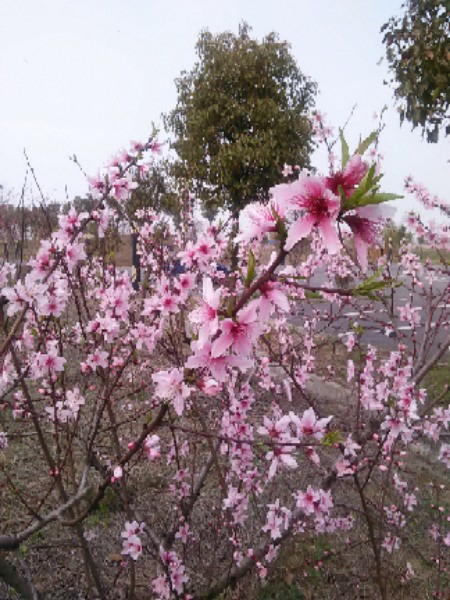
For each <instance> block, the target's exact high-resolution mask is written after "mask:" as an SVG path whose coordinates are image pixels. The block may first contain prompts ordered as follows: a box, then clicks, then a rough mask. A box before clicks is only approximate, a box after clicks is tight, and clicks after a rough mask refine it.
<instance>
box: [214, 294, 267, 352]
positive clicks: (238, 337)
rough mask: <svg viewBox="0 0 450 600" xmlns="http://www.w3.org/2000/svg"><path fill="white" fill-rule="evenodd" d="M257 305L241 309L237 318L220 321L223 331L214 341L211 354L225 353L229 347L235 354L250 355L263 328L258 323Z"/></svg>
mask: <svg viewBox="0 0 450 600" xmlns="http://www.w3.org/2000/svg"><path fill="white" fill-rule="evenodd" d="M257 318H258V315H257V312H256V307H255V306H254V305H253V304H252V305H249V306H247V307H246V308H244V309H242V310H241V311H239V313H238V314H237V316H236V320H235V321H234V320H232V319H224V320H223V321H222V322H221V323H220V328H221V330H222V333H221V334H220V336H219V337H218V338H217V340H216V341H215V342H214V343H213V346H212V351H211V354H212V356H213V357H214V358H217V357H218V356H221V355H223V354H224V353H225V352H226V351H227V350H228V348H231V349H232V350H233V351H234V352H235V354H238V355H242V356H248V355H249V354H250V352H251V350H252V347H253V344H254V342H255V341H256V338H257V337H258V335H259V333H260V331H261V328H260V325H259V323H257V322H256V321H257Z"/></svg>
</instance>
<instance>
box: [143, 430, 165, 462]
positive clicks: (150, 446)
mask: <svg viewBox="0 0 450 600" xmlns="http://www.w3.org/2000/svg"><path fill="white" fill-rule="evenodd" d="M159 442H160V439H159V436H158V435H155V434H153V435H151V436H147V437H146V438H145V440H144V452H145V455H146V457H147V458H148V460H150V461H153V460H157V459H158V458H160V457H161V447H160V445H159Z"/></svg>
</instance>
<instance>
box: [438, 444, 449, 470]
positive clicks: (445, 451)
mask: <svg viewBox="0 0 450 600" xmlns="http://www.w3.org/2000/svg"><path fill="white" fill-rule="evenodd" d="M439 460H442V462H443V463H444V465H445V466H446V467H448V468H449V469H450V444H442V445H441V449H440V450H439Z"/></svg>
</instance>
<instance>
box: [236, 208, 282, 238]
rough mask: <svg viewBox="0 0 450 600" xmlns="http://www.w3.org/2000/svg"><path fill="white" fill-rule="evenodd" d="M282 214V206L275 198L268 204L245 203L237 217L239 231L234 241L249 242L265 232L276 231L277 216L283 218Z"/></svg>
mask: <svg viewBox="0 0 450 600" xmlns="http://www.w3.org/2000/svg"><path fill="white" fill-rule="evenodd" d="M284 214H285V211H284V209H283V207H282V206H281V205H280V204H279V203H277V202H276V201H275V200H271V201H270V202H269V203H268V204H263V203H262V202H252V203H251V204H247V206H246V207H245V208H244V210H242V211H241V214H240V217H239V221H240V230H241V233H240V234H239V235H238V236H237V237H236V239H235V241H236V243H239V242H249V241H250V240H252V239H253V238H258V239H259V238H261V237H262V236H263V235H265V234H266V233H270V232H276V231H277V221H278V218H280V219H282V218H284Z"/></svg>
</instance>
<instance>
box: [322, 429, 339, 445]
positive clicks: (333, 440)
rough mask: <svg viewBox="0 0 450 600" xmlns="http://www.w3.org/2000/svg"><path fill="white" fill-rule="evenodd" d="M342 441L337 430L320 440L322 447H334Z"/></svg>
mask: <svg viewBox="0 0 450 600" xmlns="http://www.w3.org/2000/svg"><path fill="white" fill-rule="evenodd" d="M343 441H344V440H343V439H342V438H341V432H340V431H339V430H336V431H329V432H328V433H327V434H326V435H325V436H324V437H323V439H322V441H321V444H322V446H334V445H335V444H339V443H340V442H343Z"/></svg>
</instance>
